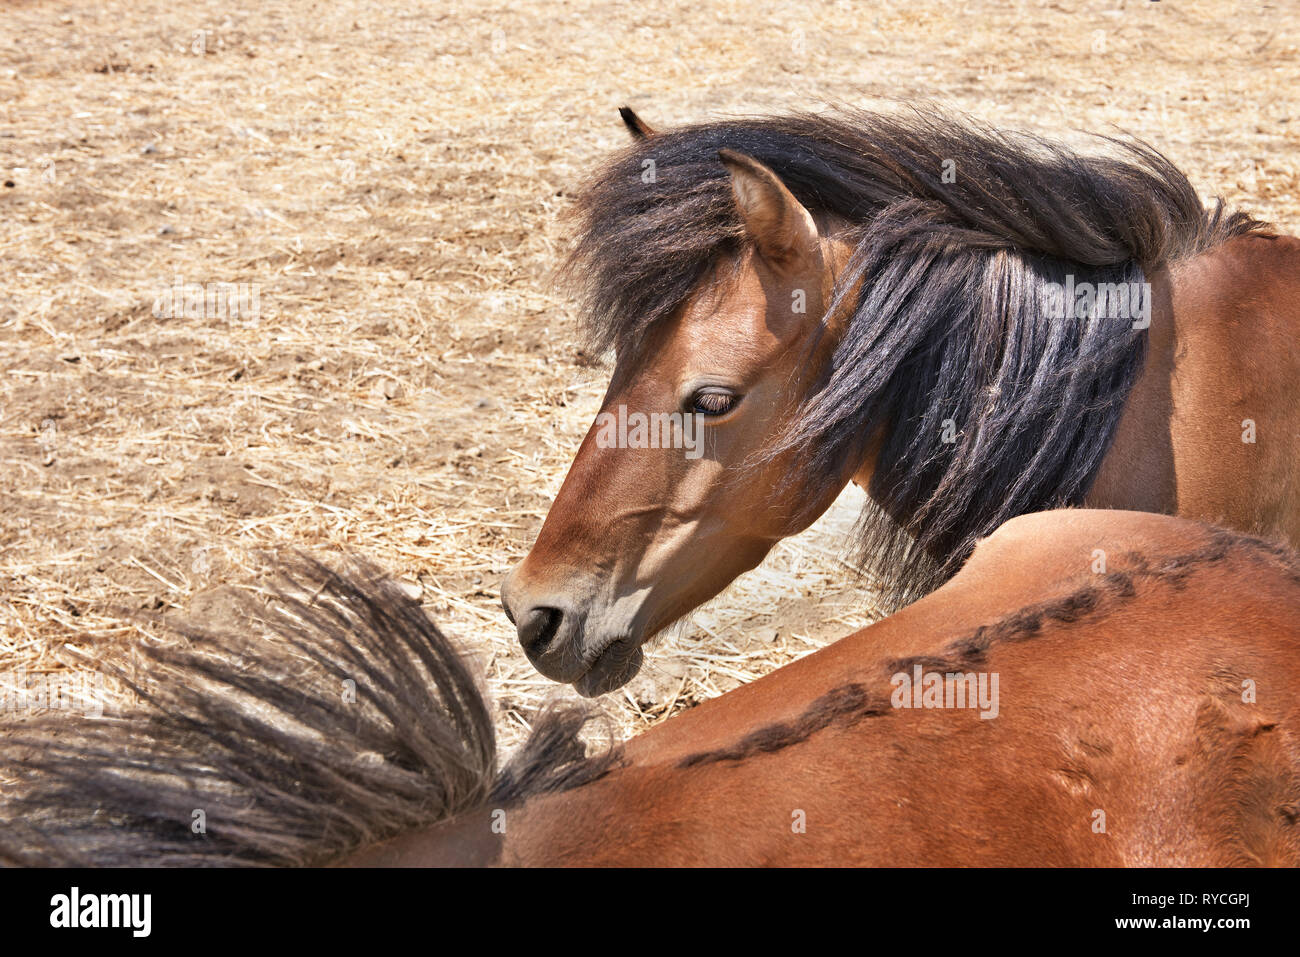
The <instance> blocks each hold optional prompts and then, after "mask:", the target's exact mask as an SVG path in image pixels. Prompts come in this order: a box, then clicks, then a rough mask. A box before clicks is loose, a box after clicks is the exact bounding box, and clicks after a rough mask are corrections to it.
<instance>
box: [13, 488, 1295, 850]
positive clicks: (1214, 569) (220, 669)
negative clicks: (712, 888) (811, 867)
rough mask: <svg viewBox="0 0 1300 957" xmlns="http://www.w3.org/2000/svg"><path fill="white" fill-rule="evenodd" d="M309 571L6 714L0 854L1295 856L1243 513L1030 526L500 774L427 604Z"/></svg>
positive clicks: (528, 754) (1079, 519)
mask: <svg viewBox="0 0 1300 957" xmlns="http://www.w3.org/2000/svg"><path fill="white" fill-rule="evenodd" d="M295 591H296V592H297V593H298V594H303V592H301V591H300V590H295ZM305 594H307V595H309V596H311V597H310V598H309V599H301V598H298V599H293V598H290V599H286V601H287V604H286V606H285V607H286V610H287V611H288V614H287V615H282V616H278V617H274V618H272V619H271V621H272V624H273V627H272V629H271V634H270V636H266V637H264V636H263V635H262V634H261V633H260V632H259V633H257V634H255V635H246V636H240V635H229V634H226V635H219V636H203V635H196V636H194V637H195V639H196V644H195V645H194V646H193V647H192V648H187V647H185V646H179V647H175V646H173V647H171V648H170V649H169V648H168V647H167V646H157V647H155V646H150V651H149V653H150V654H151V656H152V657H153V659H154V666H153V667H152V668H151V669H150V677H151V678H152V679H154V683H153V685H152V686H151V687H148V688H142V689H141V693H142V694H143V695H144V697H145V698H146V701H147V707H146V708H145V709H144V710H143V711H142V712H140V713H137V714H135V715H130V716H126V717H123V718H119V719H115V720H112V721H110V720H107V719H106V720H100V721H93V720H89V719H87V720H85V721H82V722H77V721H74V720H72V719H71V718H70V717H69V716H67V715H59V716H56V717H54V718H52V719H50V720H48V721H45V722H44V723H32V722H24V721H22V720H20V719H17V718H15V717H13V716H11V717H10V719H9V720H8V721H7V723H6V727H5V728H4V729H3V730H4V732H5V733H4V734H0V766H3V767H5V768H6V769H7V772H8V773H10V774H11V775H12V776H13V777H14V780H13V781H12V782H10V784H9V785H8V786H7V787H6V788H4V789H3V790H0V861H9V862H15V863H89V864H119V865H120V864H137V863H150V864H204V863H207V864H227V865H230V864H292V863H300V864H301V863H306V864H323V863H339V862H348V863H353V864H363V865H433V864H456V865H471V864H514V865H533V864H572V865H695V864H711V865H758V864H773V865H802V864H821V865H851V864H861V865H878V866H894V865H900V866H901V865H1040V866H1041V865H1070V866H1090V865H1133V866H1146V865H1166V866H1208V865H1289V866H1296V865H1297V864H1300V562H1297V559H1296V556H1295V555H1294V554H1293V553H1292V552H1290V551H1289V550H1287V549H1284V548H1279V547H1276V546H1273V545H1269V544H1267V543H1265V542H1262V541H1259V540H1257V539H1253V538H1248V537H1245V536H1241V535H1239V534H1236V533H1230V532H1225V531H1222V530H1220V529H1214V528H1210V527H1207V526H1203V525H1199V524H1196V523H1192V522H1187V521H1184V520H1179V519H1174V518H1168V517H1163V516H1157V515H1150V514H1144V513H1135V512H1110V511H1086V510H1080V511H1057V512H1048V513H1038V514H1034V515H1030V516H1026V517H1023V518H1018V519H1015V520H1013V521H1011V522H1009V523H1007V524H1006V525H1005V526H1003V527H1002V528H1001V529H1000V530H999V531H998V532H997V533H996V534H994V535H993V536H992V537H990V538H988V539H987V540H985V541H983V542H982V543H981V544H980V545H979V546H978V547H977V548H976V549H975V552H974V555H973V556H972V558H971V560H970V561H969V562H968V563H967V565H966V566H965V567H964V568H963V569H962V570H961V572H959V573H958V575H957V576H956V577H955V578H953V579H952V580H951V581H949V582H948V583H947V584H946V585H944V586H943V587H941V588H940V589H939V590H937V591H936V592H934V593H933V594H931V595H930V596H928V597H926V598H925V599H923V600H921V601H918V602H916V603H915V604H913V605H911V606H909V607H908V608H906V609H904V610H903V611H901V612H900V613H898V614H897V615H894V616H892V617H890V618H887V619H885V620H884V621H881V622H879V623H877V624H875V625H873V626H871V627H870V628H867V629H865V630H863V631H860V632H858V633H857V634H854V635H851V636H849V637H847V638H844V639H842V640H841V641H839V642H837V643H835V644H833V645H831V646H829V647H827V648H824V649H822V650H821V651H819V652H817V653H815V654H812V655H809V656H808V657H806V658H803V659H800V660H799V661H796V662H794V663H793V664H790V665H787V666H786V667H783V668H781V669H779V670H777V671H776V672H774V673H772V674H770V675H767V676H766V677H764V678H762V679H759V680H758V681H755V682H753V683H752V684H749V685H745V686H743V687H741V688H738V689H736V690H734V691H731V692H728V693H727V694H725V695H722V696H721V697H719V698H715V699H713V700H710V701H707V702H705V703H703V704H701V705H700V706H698V707H697V708H695V709H693V710H691V711H688V712H687V713H685V714H683V715H680V716H677V717H674V718H672V719H670V720H668V721H665V722H663V723H662V724H659V725H658V726H656V727H654V728H653V729H651V730H650V731H648V732H646V733H644V734H642V735H640V736H639V737H637V738H634V739H633V740H631V741H630V742H628V743H627V744H626V745H625V746H623V747H622V748H621V749H615V750H612V751H608V752H602V753H599V754H597V755H595V756H593V757H588V756H586V755H585V753H584V749H583V748H582V746H581V745H580V744H579V743H578V740H577V738H576V737H575V733H576V731H577V729H578V728H579V726H580V725H581V723H582V715H581V714H580V713H575V712H553V713H551V714H546V715H543V716H541V717H540V718H539V719H538V720H537V721H536V723H535V725H534V730H533V734H532V736H531V738H530V739H529V740H528V742H527V743H526V744H525V745H524V746H523V747H522V749H521V750H520V751H519V752H518V754H517V755H516V756H515V757H514V758H513V759H512V760H511V762H510V763H508V764H507V765H506V767H505V768H504V769H502V770H501V771H500V772H495V769H494V747H493V738H492V720H491V715H490V712H489V710H488V709H487V707H486V703H485V702H484V700H483V699H482V697H481V696H480V694H479V692H478V690H477V688H476V687H475V685H474V682H473V680H472V679H471V678H470V676H469V675H468V674H467V672H466V671H465V669H464V666H463V665H462V664H461V662H460V658H459V656H458V654H457V651H456V649H455V647H454V646H452V645H451V644H450V643H449V642H447V641H446V640H445V639H444V638H443V637H442V636H441V635H440V634H439V633H438V631H437V629H436V628H435V627H434V626H433V624H432V623H431V622H430V621H429V620H428V619H427V617H425V615H424V613H423V611H422V610H421V609H420V607H419V605H418V603H416V602H414V601H412V600H411V599H410V598H408V597H406V596H405V595H404V594H403V593H402V592H401V591H400V590H399V589H398V588H397V587H396V586H394V585H392V584H391V583H390V584H387V585H384V584H382V583H376V582H373V581H366V580H364V579H362V578H351V579H349V578H338V577H334V576H330V575H327V576H325V580H324V581H323V582H322V583H319V584H318V585H317V586H316V587H313V588H312V589H311V590H310V591H307V592H305ZM277 635H278V637H276V636H277ZM918 677H919V680H918ZM349 681H350V682H351V683H352V687H353V688H354V689H355V694H354V695H352V696H351V697H350V698H349V697H347V696H341V694H340V692H341V690H342V689H343V688H344V687H345V686H346V683H347V682H349ZM195 809H201V810H202V811H203V812H204V822H205V827H204V830H203V832H202V833H196V832H195V830H194V829H193V827H192V821H193V818H194V812H195Z"/></svg>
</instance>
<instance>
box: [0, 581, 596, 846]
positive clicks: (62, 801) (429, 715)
mask: <svg viewBox="0 0 1300 957" xmlns="http://www.w3.org/2000/svg"><path fill="white" fill-rule="evenodd" d="M271 594H272V602H271V604H270V605H269V606H267V609H266V611H265V618H264V627H265V633H263V634H253V633H249V632H246V631H241V630H237V629H235V628H233V627H232V628H231V629H230V630H226V631H221V632H212V631H208V630H205V629H199V628H194V627H188V626H179V627H178V628H177V630H178V631H179V632H180V634H181V635H183V636H184V637H185V638H186V639H188V640H187V641H186V642H185V643H171V642H169V643H166V644H162V645H152V644H151V645H147V646H145V647H144V648H142V652H143V655H144V658H145V664H146V665H147V671H146V673H147V675H148V680H147V681H136V680H135V679H134V678H133V677H132V676H131V674H130V672H129V671H128V669H126V668H118V669H115V673H116V674H117V676H118V677H119V678H120V679H121V680H122V681H123V682H125V683H126V684H127V685H129V686H130V688H131V689H132V690H133V691H134V692H135V693H136V694H137V695H138V697H139V701H140V703H139V706H138V707H135V708H134V709H133V710H131V711H129V712H128V713H126V714H123V715H120V716H115V717H105V718H101V719H91V718H83V717H80V716H76V715H68V714H61V713H50V714H48V715H46V716H44V717H40V718H31V719H24V718H22V717H20V716H18V715H17V714H15V713H13V712H10V714H9V716H7V717H6V718H5V721H4V723H3V726H0V768H3V769H4V771H3V773H4V775H5V776H6V777H9V778H11V779H12V780H11V781H10V782H9V783H8V784H7V785H6V786H4V787H0V821H2V822H3V827H0V864H9V865H15V864H17V865H63V866H69V865H83V866H84V865H95V866H130V865H158V866H226V867H229V866H241V865H242V866H249V865H304V864H305V865H315V864H324V863H328V862H331V861H334V860H337V859H339V858H341V857H343V856H345V855H346V854H348V853H350V852H351V851H354V850H356V849H358V848H360V847H363V846H366V845H369V844H372V843H375V842H377V841H381V840H384V839H386V838H388V837H391V836H394V835H397V834H400V833H402V832H405V831H409V830H412V829H416V828H421V827H428V826H431V825H433V824H435V823H438V822H439V821H442V820H445V819H448V818H450V817H452V816H454V815H456V814H460V813H463V812H467V811H472V810H475V809H477V808H481V807H483V806H484V805H486V804H487V803H488V802H489V801H491V802H493V804H494V805H495V806H508V805H510V804H513V803H515V802H517V801H519V800H522V799H524V798H526V797H528V796H531V795H534V794H541V793H547V792H552V791H557V790H567V789H568V788H570V787H576V786H578V785H580V784H583V783H585V782H587V781H591V780H594V779H596V778H598V777H600V776H602V775H604V774H605V773H606V772H607V771H608V770H609V769H610V768H611V767H613V766H614V765H615V764H617V763H618V761H620V760H621V758H620V755H619V752H618V751H617V749H610V750H607V751H603V752H598V753H596V754H595V755H593V756H590V757H588V756H587V754H586V746H585V745H584V744H583V742H582V740H581V738H580V737H579V734H578V733H579V731H580V730H581V728H582V727H583V725H584V723H585V722H586V721H587V719H588V716H589V715H588V712H586V711H585V709H580V708H573V707H567V708H566V707H552V708H550V709H547V710H546V711H544V712H543V713H542V714H541V715H540V716H539V717H538V718H537V719H536V720H535V722H534V726H533V733H532V735H531V736H530V738H529V740H528V742H527V743H526V744H525V745H524V746H523V747H522V748H521V749H520V751H519V752H518V753H517V754H516V755H515V757H514V758H513V759H512V760H511V761H510V762H509V763H508V764H507V765H506V766H505V767H503V768H501V769H499V770H498V768H497V749H496V742H495V737H494V734H493V726H492V719H491V715H490V713H489V710H488V708H487V706H486V705H485V701H484V697H483V695H482V693H481V691H480V690H479V687H478V685H477V683H476V682H475V680H474V676H473V674H472V673H471V671H470V670H469V668H468V667H467V666H466V664H465V662H464V661H463V660H462V658H461V654H460V651H459V649H458V648H457V647H456V646H455V645H454V644H453V643H452V642H451V641H449V640H448V639H447V638H446V637H444V636H443V634H442V633H441V632H440V631H439V630H438V628H437V626H436V625H435V624H434V623H433V621H432V620H431V619H430V618H429V617H428V616H427V615H426V614H425V612H424V610H423V609H422V608H421V607H420V605H419V603H418V602H417V601H414V600H413V599H411V598H410V597H408V596H407V595H406V594H404V593H403V592H402V591H401V589H400V588H399V587H398V586H397V585H396V584H395V583H394V582H392V581H391V580H389V579H386V578H384V577H382V575H381V574H380V573H379V572H378V571H377V570H376V569H374V568H373V567H371V566H369V565H365V564H361V563H355V564H354V566H353V567H352V568H350V569H348V570H345V571H343V572H334V571H331V570H330V569H328V568H326V567H325V566H323V565H320V564H316V563H313V562H306V561H305V562H303V563H302V564H301V565H300V567H298V568H297V570H296V571H294V572H292V573H286V576H285V577H284V579H283V580H282V581H281V583H280V584H279V586H278V587H277V588H276V589H275V590H274V591H273V592H272V593H271ZM241 617H242V616H241ZM196 811H198V812H202V816H201V818H200V817H196V815H195V812H196ZM199 821H201V823H202V826H201V827H197V828H196V826H195V825H196V822H199Z"/></svg>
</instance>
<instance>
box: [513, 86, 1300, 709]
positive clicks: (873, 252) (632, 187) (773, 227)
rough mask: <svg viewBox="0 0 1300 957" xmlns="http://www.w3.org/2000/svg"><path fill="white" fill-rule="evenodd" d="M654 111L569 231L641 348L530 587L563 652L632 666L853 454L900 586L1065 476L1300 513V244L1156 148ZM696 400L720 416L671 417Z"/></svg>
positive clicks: (1100, 491)
mask: <svg viewBox="0 0 1300 957" xmlns="http://www.w3.org/2000/svg"><path fill="white" fill-rule="evenodd" d="M624 118H625V120H626V121H627V123H628V126H629V128H630V129H631V130H632V132H633V134H634V137H635V143H634V145H633V146H631V147H630V148H629V149H627V150H626V151H624V152H622V153H620V154H619V155H617V156H615V157H614V158H613V159H612V160H611V161H610V162H609V163H608V164H607V165H606V166H605V167H604V168H603V169H602V170H601V171H600V172H599V173H598V174H597V175H596V177H595V179H594V182H593V183H592V184H591V185H590V186H589V187H588V188H587V189H586V191H585V192H584V193H583V194H582V195H581V196H580V197H579V199H578V203H577V209H578V213H579V215H580V217H581V229H580V233H579V237H578V242H577V246H576V250H575V252H574V254H573V258H572V259H571V261H570V263H569V270H570V272H571V274H572V275H573V276H574V277H576V278H577V279H578V280H579V282H580V283H581V287H582V291H583V293H584V298H585V314H584V318H585V322H586V327H587V333H588V338H589V339H590V340H591V341H592V346H593V347H594V348H595V349H597V350H603V349H604V348H605V347H608V346H612V347H613V351H614V369H613V376H612V379H611V381H610V385H609V389H608V392H607V393H606V396H605V399H604V403H603V406H602V410H601V417H600V418H598V420H597V422H596V424H595V425H593V427H592V429H591V431H590V433H589V434H588V435H587V437H586V439H585V440H584V442H583V443H582V446H581V448H580V449H579V450H578V454H577V457H576V458H575V459H574V462H573V465H572V467H571V468H570V470H569V474H568V477H567V478H566V480H565V482H564V485H563V487H562V488H561V489H560V492H559V495H558V496H557V498H556V500H555V502H554V504H553V505H552V507H551V510H550V514H549V515H548V516H547V519H546V522H545V524H544V526H543V527H542V530H541V532H540V534H539V535H538V538H537V541H536V543H535V544H534V546H533V549H532V551H531V553H530V554H529V555H528V557H527V559H526V560H525V561H524V562H523V564H522V565H520V566H519V568H518V569H516V570H515V571H514V573H513V574H512V575H511V576H510V577H509V578H508V579H507V581H506V582H505V584H504V586H503V588H502V600H503V604H504V605H505V608H506V611H507V614H508V615H510V617H511V620H512V621H514V622H515V624H516V626H517V627H518V632H519V640H520V642H521V644H522V645H523V647H524V649H525V651H526V652H527V654H528V656H529V658H530V659H531V661H532V662H533V664H534V665H535V666H536V667H537V668H538V670H539V671H541V672H542V673H543V674H545V675H547V676H548V677H551V678H553V679H555V680H557V681H564V682H573V683H574V684H575V686H576V687H577V688H578V690H579V691H581V692H583V693H584V694H599V693H601V692H604V691H608V690H610V689H613V688H616V687H618V686H619V685H620V684H622V683H623V682H625V681H626V680H628V679H629V678H630V677H631V676H632V675H633V674H635V673H636V670H637V668H638V667H639V665H640V661H641V651H640V646H641V645H642V643H643V642H645V641H646V640H648V639H649V638H650V637H652V636H653V635H654V634H656V633H657V632H658V631H660V630H661V629H663V628H664V627H665V626H667V625H668V624H670V623H671V622H673V621H675V620H677V619H678V618H680V617H681V616H683V615H684V614H686V613H687V612H689V611H690V610H691V609H692V608H694V607H696V606H697V605H699V604H700V603H701V602H704V601H706V600H708V599H709V598H711V597H712V596H714V595H716V594H717V593H718V592H719V591H720V590H721V589H722V588H724V587H725V586H726V585H727V584H728V583H729V582H731V581H732V580H733V579H734V578H735V577H736V576H737V575H739V574H741V573H742V572H744V571H746V570H748V569H750V568H753V567H754V566H755V565H757V564H758V563H759V562H760V561H761V560H762V559H763V557H764V555H765V554H766V553H767V552H768V550H769V549H770V548H771V547H772V545H773V544H774V543H775V542H777V541H778V540H780V539H781V538H782V537H784V536H787V535H791V534H793V533H795V532H798V531H800V530H802V529H804V528H806V527H807V526H808V525H809V524H810V523H811V522H812V521H813V520H814V519H815V518H816V517H817V516H818V515H820V514H821V513H822V512H823V511H824V510H825V509H826V508H827V507H828V506H829V505H830V503H831V502H832V501H833V500H834V499H835V498H836V496H837V495H838V494H839V493H840V492H841V490H842V489H843V488H844V487H845V485H846V484H847V483H848V482H849V481H850V480H852V481H855V482H856V483H858V484H859V485H861V486H863V487H864V488H866V489H867V490H868V492H869V496H870V502H871V505H870V507H869V509H868V511H867V513H866V514H865V515H864V516H863V520H862V524H861V530H862V533H861V540H860V542H859V544H860V546H861V555H862V556H863V558H864V559H865V560H866V561H867V563H868V565H869V571H870V572H871V573H872V574H873V575H874V576H875V577H876V578H877V579H878V583H879V585H880V588H881V590H882V592H883V595H884V597H885V601H886V604H887V606H888V607H892V608H897V607H899V606H901V605H903V604H905V603H906V602H907V601H910V600H914V599H915V598H916V597H918V596H920V595H922V594H925V593H927V592H928V591H931V590H933V588H934V587H936V586H937V585H938V584H939V583H940V582H942V581H944V580H945V579H946V578H948V577H949V576H950V575H951V574H952V573H953V572H954V571H955V570H956V569H957V568H958V567H959V566H960V564H961V562H962V561H963V560H964V559H965V558H966V556H967V555H969V554H970V550H971V548H972V547H973V545H974V543H975V541H976V540H978V539H979V538H980V537H981V536H983V535H987V534H988V533H989V532H991V531H992V530H993V529H994V528H996V527H998V526H999V525H1000V524H1001V523H1002V522H1004V521H1006V520H1007V519H1009V518H1011V517H1013V516H1015V515H1020V514H1024V513H1027V512H1033V511H1040V510H1044V509H1049V508H1055V507H1060V506H1066V505H1074V506H1077V505H1082V504H1086V505H1089V506H1093V507H1101V508H1118V509H1135V510H1142V511H1151V512H1164V513H1171V514H1178V515H1183V516H1187V517H1192V518H1198V519H1201V520H1206V521H1211V522H1214V523H1217V524H1222V525H1225V526H1227V527H1231V528H1236V529H1238V530H1242V531H1247V532H1251V533H1254V534H1263V535H1266V536H1270V537H1281V538H1283V539H1286V540H1288V541H1290V542H1291V543H1292V544H1293V545H1294V544H1298V543H1300V468H1298V466H1300V452H1297V441H1296V440H1297V435H1298V432H1297V428H1296V425H1295V423H1296V422H1297V421H1298V420H1300V349H1297V348H1296V345H1295V343H1296V339H1297V337H1298V336H1300V242H1297V241H1296V240H1295V239H1292V238H1285V237H1278V236H1274V235H1271V234H1270V233H1269V232H1268V231H1267V230H1266V229H1265V227H1264V226H1263V225H1262V224H1260V223H1258V222H1256V221H1254V220H1252V219H1250V218H1249V217H1248V216H1246V215H1244V214H1242V213H1233V214H1227V213H1225V212H1224V211H1223V210H1222V207H1221V206H1220V207H1219V208H1216V209H1215V210H1213V211H1212V212H1207V211H1206V210H1205V209H1204V208H1203V207H1202V205H1201V203H1200V201H1199V200H1198V199H1197V196H1196V194H1195V192H1194V191H1193V189H1192V187H1191V185H1190V184H1189V183H1188V181H1187V179H1186V178H1185V177H1184V176H1183V175H1182V174H1181V173H1180V172H1179V171H1178V170H1177V169H1175V168H1174V167H1173V166H1172V165H1171V164H1170V163H1169V161H1168V160H1166V159H1165V158H1164V157H1163V156H1161V155H1160V154H1159V153H1157V152H1156V151H1155V150H1153V149H1151V148H1150V147H1148V146H1145V145H1143V144H1140V143H1131V142H1122V143H1121V142H1118V141H1109V142H1110V144H1111V146H1112V148H1113V150H1114V151H1115V153H1114V155H1109V156H1081V155H1078V154H1075V153H1073V152H1071V151H1069V150H1066V149H1063V148H1061V147H1059V146H1056V145H1053V144H1050V143H1047V142H1043V141H1041V140H1039V139H1036V138H1033V137H1029V136H1024V135H1014V134H1007V133H1001V132H996V131H992V130H988V129H983V128H980V127H977V126H975V125H974V124H972V123H970V122H967V121H958V120H952V119H944V118H935V117H927V116H922V115H919V114H917V115H910V116H902V117H894V116H880V115H874V114H867V113H840V114H836V115H832V116H808V115H799V116H792V117H782V118H773V119H755V120H738V121H732V122H724V123H710V124H704V125H699V126H691V127H687V128H685V129H680V130H675V131H671V132H666V133H654V132H652V131H651V130H650V129H649V128H648V127H647V126H646V125H645V124H644V123H643V122H641V121H640V120H639V119H637V118H636V117H635V116H634V115H633V114H631V112H630V111H625V116H624ZM673 416H677V417H678V418H682V424H683V426H685V425H688V424H690V423H691V422H694V423H702V426H700V427H699V429H698V434H692V432H691V430H690V429H687V428H681V429H677V432H680V433H681V434H682V435H683V436H685V438H682V437H680V436H678V437H677V440H676V441H669V439H671V438H672V437H673V436H670V435H668V434H667V432H666V426H667V425H668V424H671V425H673V426H674V428H675V429H676V427H677V424H678V423H677V422H676V420H674V419H673ZM638 417H641V418H642V420H643V421H641V422H640V423H634V426H633V427H625V424H626V423H627V422H629V421H630V420H635V419H637V418H638ZM654 417H657V419H658V421H659V423H660V427H659V428H657V429H656V427H655V424H654V423H655V419H654ZM683 417H684V418H683ZM645 419H649V420H650V428H649V430H648V431H649V435H650V438H649V439H648V440H647V438H646V435H645V433H646V431H647V430H646V428H645V421H644V420H645ZM616 422H617V423H618V425H617V427H615V423H616ZM637 428H640V432H637V431H636V429H637ZM674 435H676V432H674ZM688 440H690V441H688ZM684 444H685V445H686V447H687V451H685V452H684V451H683V448H682V447H683V445H684ZM673 446H676V447H673Z"/></svg>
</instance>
